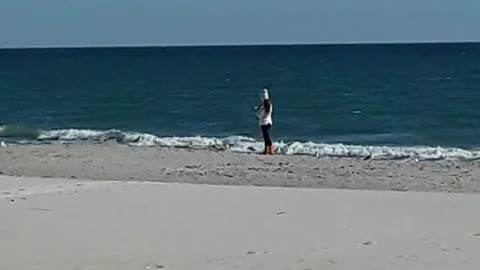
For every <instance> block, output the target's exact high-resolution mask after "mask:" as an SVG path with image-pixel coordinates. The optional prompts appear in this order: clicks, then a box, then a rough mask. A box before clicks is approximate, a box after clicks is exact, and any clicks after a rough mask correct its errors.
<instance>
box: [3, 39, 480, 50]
mask: <svg viewBox="0 0 480 270" xmlns="http://www.w3.org/2000/svg"><path fill="white" fill-rule="evenodd" d="M472 43H480V40H424V41H421V40H411V41H410V40H405V41H346V42H334V41H333V42H298V43H295V42H283V43H282V42H278V43H277V42H271V43H268V42H267V43H202V44H154V43H144V44H121V43H119V44H97V45H70V44H68V45H52V46H47V45H28V46H9V45H6V46H1V45H0V50H16V49H18V50H20V49H25V50H28V49H95V48H195V47H255V46H257V47H270V46H271V47H276V46H332V45H333V46H335V45H337V46H342V45H416V44H419V45H421V44H472Z"/></svg>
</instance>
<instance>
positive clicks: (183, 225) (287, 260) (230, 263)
mask: <svg viewBox="0 0 480 270" xmlns="http://www.w3.org/2000/svg"><path fill="white" fill-rule="evenodd" d="M479 206H480V195H479V194H445V193H421V192H414V193H410V192H378V191H341V190H321V189H296V188H288V189H286V188H272V187H227V186H209V185H189V184H164V183H151V182H149V183H139V182H103V181H80V180H66V179H40V178H14V177H6V176H3V177H0V213H1V222H0V269H2V270H27V269H28V270H57V269H58V270H67V269H74V270H87V269H88V270H96V269H98V270H122V269H128V270H133V269H210V270H215V269H229V270H230V269H261V270H270V269H271V270H277V269H292V270H297V269H298V270H306V269H312V270H313V269H345V270H349V269H352V270H353V269H389V270H396V269H399V270H400V269H402V270H403V269H409V270H415V269H419V270H420V269H422V270H425V269H432V270H433V269H435V270H442V269H445V270H447V269H448V270H450V269H460V270H462V269H472V270H474V269H475V270H476V269H479V266H480V257H479V256H478V251H479V250H480V234H479V233H480V218H479V216H478V215H477V213H478V211H479Z"/></svg>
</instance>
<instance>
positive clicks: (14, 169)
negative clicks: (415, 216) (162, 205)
mask: <svg viewBox="0 0 480 270" xmlns="http://www.w3.org/2000/svg"><path fill="white" fill-rule="evenodd" d="M0 174H4V175H17V176H39V177H57V178H77V179H94V180H136V181H160V182H184V183H202V184H222V185H224V184H225V185H249V186H251V185H257V186H283V187H308V188H342V189H369V190H397V191H439V192H466V193H471V192H479V191H480V161H468V162H467V161H447V160H440V161H420V162H416V161H414V160H409V159H406V160H362V159H358V158H320V159H319V158H315V157H309V156H275V157H264V156H261V155H255V154H235V153H231V152H224V151H223V152H216V151H208V150H187V149H172V148H160V147H152V148H149V147H129V146H126V145H119V144H116V143H111V144H98V145H97V144H75V145H62V144H51V145H38V146H34V145H27V146H8V147H6V148H0Z"/></svg>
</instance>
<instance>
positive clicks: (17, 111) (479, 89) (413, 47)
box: [0, 43, 480, 159]
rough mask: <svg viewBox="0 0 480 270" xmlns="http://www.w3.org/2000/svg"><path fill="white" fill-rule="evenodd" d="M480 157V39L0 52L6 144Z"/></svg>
mask: <svg viewBox="0 0 480 270" xmlns="http://www.w3.org/2000/svg"><path fill="white" fill-rule="evenodd" d="M264 86H267V87H268V88H270V90H271V97H272V101H273V103H274V106H275V110H274V121H275V124H274V128H273V136H274V139H275V140H276V141H277V145H278V152H280V153H284V154H309V155H316V156H325V155H333V156H372V155H373V156H374V157H384V158H404V157H419V158H428V159H429V158H433V159H435V158H450V157H452V158H458V157H459V158H467V159H472V158H477V157H479V156H480V152H478V151H477V148H478V147H479V146H480V141H479V139H478V138H479V134H480V109H479V108H480V106H479V104H480V44H475V43H464V44H404V45H323V46H238V47H235V46H232V47H145V48H82V49H3V50H0V139H1V140H4V141H7V142H9V143H19V142H22V143H26V142H34V143H48V142H52V141H68V142H75V141H93V142H104V141H108V140H116V141H118V142H119V143H128V144H132V145H137V146H145V145H148V146H151V145H160V146H176V147H198V148H204V147H214V148H219V149H226V148H228V149H230V150H233V151H240V152H249V151H258V150H260V149H261V147H262V143H261V142H259V140H260V132H259V129H258V126H257V122H256V117H255V114H254V111H253V107H254V106H256V105H258V103H259V92H260V90H261V89H262V88H263V87H264Z"/></svg>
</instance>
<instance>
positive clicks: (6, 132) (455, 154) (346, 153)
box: [0, 126, 480, 160]
mask: <svg viewBox="0 0 480 270" xmlns="http://www.w3.org/2000/svg"><path fill="white" fill-rule="evenodd" d="M0 138H10V139H11V138H19V139H20V138H21V139H22V140H26V139H27V140H30V141H32V142H51V141H59V142H75V141H90V142H107V141H116V142H118V143H121V144H128V145H132V146H161V147H177V148H191V149H214V150H226V151H232V152H238V153H253V152H259V151H262V149H263V142H260V141H257V140H255V139H253V138H250V137H246V136H228V137H225V138H215V137H200V136H195V137H158V136H155V135H152V134H148V133H137V132H124V131H121V130H116V129H112V130H103V131H102V130H89V129H58V130H32V129H25V128H18V127H17V128H13V127H9V126H0ZM275 147H276V151H277V153H278V154H285V155H310V156H316V157H326V156H329V157H360V158H371V159H406V158H416V159H419V160H440V159H463V160H474V159H480V151H478V150H466V149H461V148H443V147H428V146H411V147H402V146H374V145H345V144H325V143H314V142H299V141H292V142H284V141H280V142H277V143H275Z"/></svg>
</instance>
